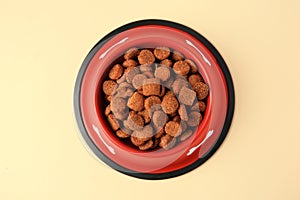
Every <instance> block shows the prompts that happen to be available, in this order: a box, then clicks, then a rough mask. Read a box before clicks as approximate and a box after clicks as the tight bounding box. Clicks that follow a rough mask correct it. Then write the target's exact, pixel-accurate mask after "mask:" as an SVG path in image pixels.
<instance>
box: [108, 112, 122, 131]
mask: <svg viewBox="0 0 300 200" xmlns="http://www.w3.org/2000/svg"><path fill="white" fill-rule="evenodd" d="M107 120H108V122H109V124H110V126H111V128H112V130H114V131H116V130H118V129H119V128H120V125H119V122H118V120H116V118H115V117H114V115H113V114H109V115H108V116H107Z"/></svg>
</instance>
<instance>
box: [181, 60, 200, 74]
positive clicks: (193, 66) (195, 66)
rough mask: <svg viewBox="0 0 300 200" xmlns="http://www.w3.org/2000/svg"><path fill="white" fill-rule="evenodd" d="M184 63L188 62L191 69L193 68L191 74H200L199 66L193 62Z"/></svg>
mask: <svg viewBox="0 0 300 200" xmlns="http://www.w3.org/2000/svg"><path fill="white" fill-rule="evenodd" d="M184 61H185V62H187V63H188V64H189V65H190V67H191V70H190V72H192V73H196V72H198V69H197V65H196V64H195V63H194V62H193V61H192V60H190V59H185V60H184Z"/></svg>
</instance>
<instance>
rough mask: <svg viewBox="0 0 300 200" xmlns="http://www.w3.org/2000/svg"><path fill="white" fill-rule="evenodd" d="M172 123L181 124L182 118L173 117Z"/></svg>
mask: <svg viewBox="0 0 300 200" xmlns="http://www.w3.org/2000/svg"><path fill="white" fill-rule="evenodd" d="M172 121H173V122H178V123H180V121H181V119H180V116H179V115H176V116H175V117H173V119H172Z"/></svg>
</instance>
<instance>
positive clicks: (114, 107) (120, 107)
mask: <svg viewBox="0 0 300 200" xmlns="http://www.w3.org/2000/svg"><path fill="white" fill-rule="evenodd" d="M110 105H111V106H110V109H111V111H112V112H114V113H115V112H116V113H117V112H122V111H124V110H125V108H126V100H125V99H123V98H121V97H114V98H112V100H111V104H110Z"/></svg>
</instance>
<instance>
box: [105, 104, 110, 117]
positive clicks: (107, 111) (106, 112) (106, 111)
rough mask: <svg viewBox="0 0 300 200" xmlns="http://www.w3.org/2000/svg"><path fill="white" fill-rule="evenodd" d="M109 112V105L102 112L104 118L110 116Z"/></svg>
mask: <svg viewBox="0 0 300 200" xmlns="http://www.w3.org/2000/svg"><path fill="white" fill-rule="evenodd" d="M110 111H111V109H110V104H108V106H106V108H105V111H104V114H105V116H108V115H109V114H110Z"/></svg>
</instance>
